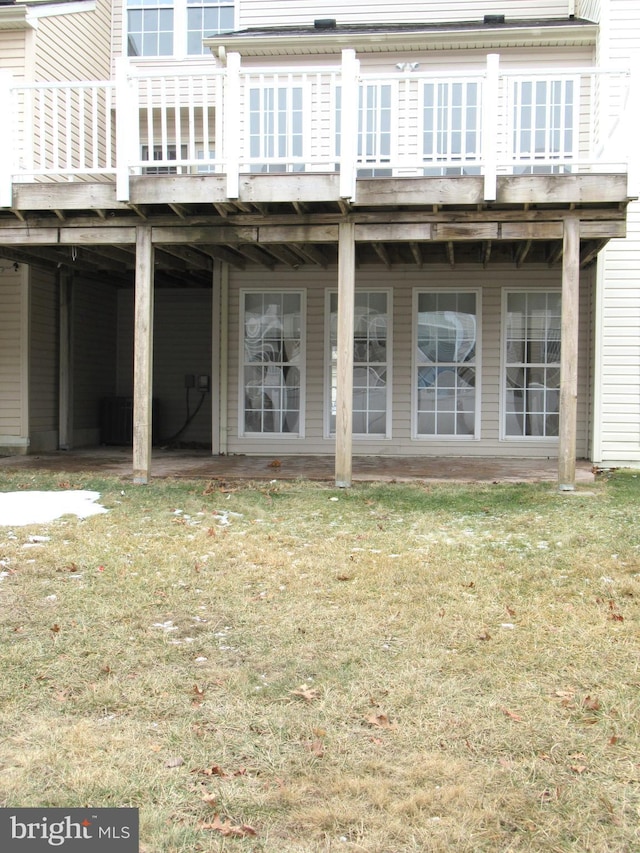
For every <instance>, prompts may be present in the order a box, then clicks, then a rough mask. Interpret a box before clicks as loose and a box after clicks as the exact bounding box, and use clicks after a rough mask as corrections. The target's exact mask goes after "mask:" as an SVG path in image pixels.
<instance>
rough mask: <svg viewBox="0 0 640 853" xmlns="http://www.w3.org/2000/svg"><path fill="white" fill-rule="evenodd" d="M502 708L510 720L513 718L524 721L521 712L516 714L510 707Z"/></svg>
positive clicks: (518, 721)
mask: <svg viewBox="0 0 640 853" xmlns="http://www.w3.org/2000/svg"><path fill="white" fill-rule="evenodd" d="M500 710H501V711H502V713H503V714H504V715H505V717H509V719H510V720H513V721H514V722H516V723H522V722H524V721H523V719H522V717H521V716H520V715H519V714H516V713H514V712H513V711H510V710H509V709H508V708H501V709H500Z"/></svg>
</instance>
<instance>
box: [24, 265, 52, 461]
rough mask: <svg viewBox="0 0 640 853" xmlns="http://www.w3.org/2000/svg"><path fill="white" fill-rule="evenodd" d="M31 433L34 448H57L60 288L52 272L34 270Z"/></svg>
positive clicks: (31, 338) (31, 307)
mask: <svg viewBox="0 0 640 853" xmlns="http://www.w3.org/2000/svg"><path fill="white" fill-rule="evenodd" d="M30 295H31V305H30V336H29V435H30V439H31V449H32V450H39V449H41V450H45V449H46V450H49V449H54V448H55V447H57V435H58V325H59V311H58V288H57V285H56V281H55V278H54V276H53V275H51V274H48V273H44V272H40V271H39V270H34V269H32V270H31V291H30Z"/></svg>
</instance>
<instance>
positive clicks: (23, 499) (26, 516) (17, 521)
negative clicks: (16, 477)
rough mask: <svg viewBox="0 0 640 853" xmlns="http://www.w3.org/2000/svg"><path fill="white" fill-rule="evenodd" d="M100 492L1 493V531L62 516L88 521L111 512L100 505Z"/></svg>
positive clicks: (42, 522)
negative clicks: (90, 517) (76, 517)
mask: <svg viewBox="0 0 640 853" xmlns="http://www.w3.org/2000/svg"><path fill="white" fill-rule="evenodd" d="M99 497H100V493H99V492H88V491H85V490H77V491H74V490H65V491H62V492H28V491H27V492H0V527H22V526H24V525H26V524H44V523H46V522H47V521H54V520H55V519H56V518H60V517H61V516H63V515H77V516H78V518H87V517H88V516H90V515H98V514H99V513H101V512H108V510H107V509H106V508H105V507H103V506H101V505H100V504H97V503H96V501H97V500H98V498H99Z"/></svg>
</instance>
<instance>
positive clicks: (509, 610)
mask: <svg viewBox="0 0 640 853" xmlns="http://www.w3.org/2000/svg"><path fill="white" fill-rule="evenodd" d="M506 610H507V613H508V614H509V616H515V615H516V611H515V610H514V609H513V607H509V605H507V608H506Z"/></svg>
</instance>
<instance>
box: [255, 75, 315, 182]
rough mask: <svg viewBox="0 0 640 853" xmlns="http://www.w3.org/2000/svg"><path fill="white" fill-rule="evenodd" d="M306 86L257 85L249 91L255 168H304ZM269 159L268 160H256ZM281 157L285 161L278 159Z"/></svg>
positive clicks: (284, 170)
mask: <svg viewBox="0 0 640 853" xmlns="http://www.w3.org/2000/svg"><path fill="white" fill-rule="evenodd" d="M302 107H303V99H302V86H292V87H286V86H278V87H273V86H271V87H269V86H267V87H264V88H260V89H258V88H254V89H251V90H250V92H249V156H250V157H251V160H252V161H253V162H252V165H251V171H252V172H288V171H293V172H301V171H303V170H304V165H303V164H302V163H291V162H287V161H290V160H291V158H294V157H296V158H298V157H302V152H303V136H302V129H303V127H304V120H303V118H304V117H303V109H302ZM263 159H264V160H265V162H264V163H260V162H258V163H256V161H260V160H263ZM277 160H281V161H282V162H274V161H277Z"/></svg>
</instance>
